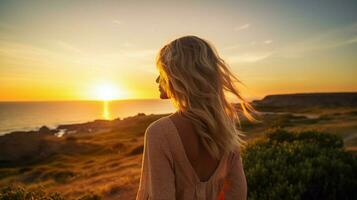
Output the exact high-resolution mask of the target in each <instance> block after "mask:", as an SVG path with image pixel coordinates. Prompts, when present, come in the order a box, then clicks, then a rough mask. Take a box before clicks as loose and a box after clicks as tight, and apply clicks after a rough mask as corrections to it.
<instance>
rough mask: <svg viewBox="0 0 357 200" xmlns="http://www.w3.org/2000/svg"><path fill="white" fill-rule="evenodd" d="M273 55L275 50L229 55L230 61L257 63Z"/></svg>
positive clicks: (228, 59)
mask: <svg viewBox="0 0 357 200" xmlns="http://www.w3.org/2000/svg"><path fill="white" fill-rule="evenodd" d="M271 55H273V52H250V53H243V54H235V55H230V56H228V57H227V61H229V62H230V63H255V62H259V61H262V60H264V59H267V58H268V57H270V56H271Z"/></svg>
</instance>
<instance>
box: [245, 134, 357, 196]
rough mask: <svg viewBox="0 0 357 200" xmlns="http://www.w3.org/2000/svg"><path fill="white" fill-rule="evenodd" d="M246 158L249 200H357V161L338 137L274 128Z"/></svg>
mask: <svg viewBox="0 0 357 200" xmlns="http://www.w3.org/2000/svg"><path fill="white" fill-rule="evenodd" d="M242 159H243V162H244V168H245V173H246V177H247V182H248V188H249V190H248V196H249V199H259V200H261V199H276V200H279V199H357V193H356V191H355V189H356V188H357V159H356V157H354V156H353V155H352V154H350V153H348V152H346V151H344V149H343V141H342V139H341V138H340V137H338V136H337V135H332V134H326V133H322V132H318V131H305V132H288V131H285V130H283V129H280V128H277V129H271V130H269V131H268V132H267V134H265V136H264V138H261V139H257V140H256V141H255V142H253V143H250V144H249V145H248V146H247V148H246V149H245V150H244V151H243V153H242Z"/></svg>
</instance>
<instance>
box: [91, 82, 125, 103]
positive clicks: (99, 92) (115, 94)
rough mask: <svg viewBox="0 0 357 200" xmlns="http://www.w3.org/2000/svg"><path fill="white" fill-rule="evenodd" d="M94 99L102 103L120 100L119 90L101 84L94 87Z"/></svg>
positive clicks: (109, 85)
mask: <svg viewBox="0 0 357 200" xmlns="http://www.w3.org/2000/svg"><path fill="white" fill-rule="evenodd" d="M95 95H96V99H98V100H102V101H110V100H114V99H120V98H121V95H120V91H119V88H117V87H115V86H114V85H111V84H102V85H98V86H97V87H96V94H95Z"/></svg>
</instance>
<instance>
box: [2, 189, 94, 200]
mask: <svg viewBox="0 0 357 200" xmlns="http://www.w3.org/2000/svg"><path fill="white" fill-rule="evenodd" d="M65 199H68V198H64V197H63V196H61V194H59V193H57V192H54V193H47V192H45V191H44V189H43V188H41V187H38V188H36V189H30V190H29V189H26V188H25V187H23V186H20V185H11V186H7V187H4V188H2V189H1V190H0V200H65ZM100 199H101V197H100V196H99V195H97V194H93V193H89V194H86V195H84V196H83V197H81V198H79V199H78V200H100Z"/></svg>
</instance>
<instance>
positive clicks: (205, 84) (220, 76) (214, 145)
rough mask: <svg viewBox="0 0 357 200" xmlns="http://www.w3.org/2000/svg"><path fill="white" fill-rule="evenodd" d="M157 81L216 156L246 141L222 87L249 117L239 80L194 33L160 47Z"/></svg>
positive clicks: (237, 118)
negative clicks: (239, 87)
mask: <svg viewBox="0 0 357 200" xmlns="http://www.w3.org/2000/svg"><path fill="white" fill-rule="evenodd" d="M156 66H157V68H158V70H159V72H160V84H161V86H162V88H163V89H164V90H165V92H166V93H167V95H168V97H170V98H171V99H172V100H173V103H174V105H175V107H176V108H177V109H178V112H179V113H181V114H182V115H183V116H185V117H186V118H189V119H191V121H192V122H193V125H194V128H195V130H196V132H197V133H198V134H199V136H200V139H201V141H202V143H203V145H204V146H205V147H206V148H207V150H208V151H209V153H210V154H211V155H212V156H213V157H215V158H219V157H220V156H221V154H222V153H223V152H229V151H234V150H235V149H236V148H237V146H238V147H240V146H242V145H243V146H244V144H245V143H246V142H245V141H244V140H243V139H241V137H240V136H244V134H243V133H242V131H240V130H238V129H237V127H236V123H237V122H238V123H239V125H240V119H239V116H238V112H237V109H236V108H235V106H234V104H231V103H229V102H228V101H227V98H226V95H225V94H224V92H225V91H228V92H230V93H232V94H233V95H234V96H236V97H237V98H238V99H239V100H240V105H241V111H242V113H243V114H244V115H245V116H246V117H247V119H249V120H250V121H254V120H255V119H254V117H253V116H252V115H251V114H250V113H249V111H252V112H253V111H255V110H254V108H253V107H252V106H251V105H250V104H249V102H247V101H246V100H245V99H244V98H243V97H242V96H241V95H240V92H239V91H238V89H237V87H236V85H235V84H234V81H236V82H240V83H241V81H240V80H239V79H238V78H237V77H236V76H235V75H234V74H233V73H232V72H231V71H230V70H229V67H228V65H227V64H226V63H225V61H224V60H223V59H221V58H220V57H219V56H218V53H217V51H216V49H215V48H214V47H213V46H212V45H210V44H209V42H207V41H206V40H203V39H201V38H199V37H197V36H191V35H189V36H184V37H181V38H178V39H176V40H173V41H171V42H170V43H168V44H166V45H165V46H164V47H162V48H161V50H160V51H159V54H158V56H157V58H156Z"/></svg>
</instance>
